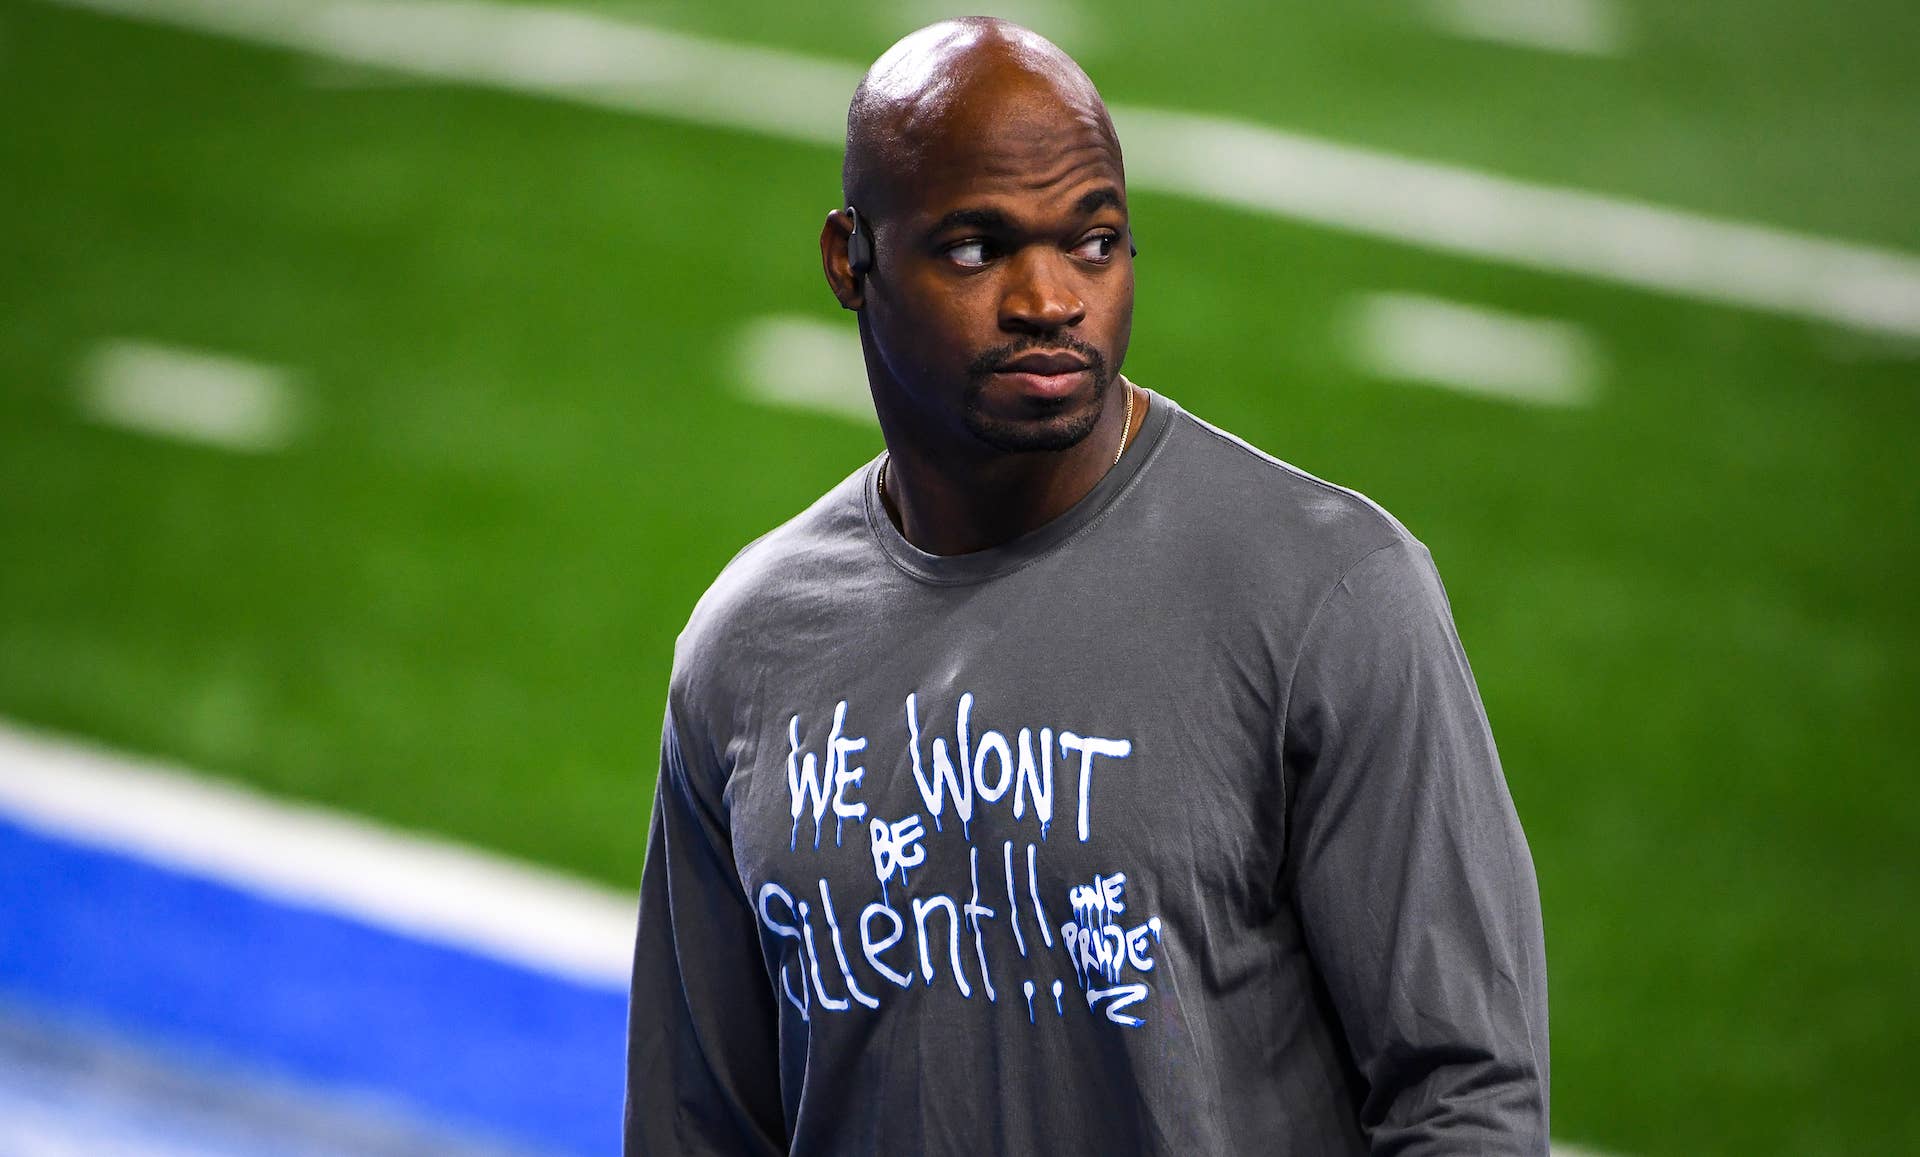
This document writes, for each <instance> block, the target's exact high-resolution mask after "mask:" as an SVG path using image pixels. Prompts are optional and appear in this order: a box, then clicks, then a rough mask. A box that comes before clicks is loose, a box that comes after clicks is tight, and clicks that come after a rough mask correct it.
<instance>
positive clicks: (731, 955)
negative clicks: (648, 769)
mask: <svg viewBox="0 0 1920 1157" xmlns="http://www.w3.org/2000/svg"><path fill="white" fill-rule="evenodd" d="M682 740H683V735H682V732H681V730H680V729H679V728H678V727H677V726H676V724H675V720H674V713H673V712H672V710H671V709H670V710H669V711H668V714H667V721H666V724H665V726H664V729H663V735H662V739H661V744H660V778H659V783H658V786H657V787H656V789H655V793H654V803H653V821H652V831H651V834H650V835H649V837H648V839H647V860H646V866H645V868H644V869H643V872H642V875H641V882H640V925H639V932H638V937H637V940H636V943H635V948H634V959H633V988H632V991H631V994H630V996H629V1003H628V1024H627V1090H626V1129H625V1154H626V1157H709V1155H713V1157H719V1155H723V1154H724V1155H725V1157H744V1155H752V1157H759V1155H761V1154H784V1153H786V1152H787V1148H788V1146H787V1140H786V1136H787V1133H786V1124H785V1117H784V1115H783V1112H782V1108H781V1104H782V1102H781V1096H780V1075H779V1027H778V1009H777V1007H776V1005H775V1003H774V1000H773V993H772V989H771V987H770V985H769V984H768V981H767V974H766V969H765V966H764V964H763V961H762V957H761V953H760V941H759V935H758V929H757V927H756V925H755V922H754V918H753V910H752V906H751V905H750V904H749V902H748V900H747V897H746V894H745V892H744V891H743V890H742V888H741V886H740V881H739V877H738V876H737V875H736V874H735V870H734V864H733V856H732V852H731V841H730V839H729V836H728V831H727V825H726V822H725V819H724V815H725V813H724V811H723V810H722V808H721V807H720V805H719V791H718V784H719V782H720V778H719V775H718V774H717V769H715V768H712V767H710V766H707V763H708V762H710V761H708V760H704V759H702V758H701V756H700V752H701V751H703V750H704V745H702V744H699V743H697V742H686V743H683V741H682Z"/></svg>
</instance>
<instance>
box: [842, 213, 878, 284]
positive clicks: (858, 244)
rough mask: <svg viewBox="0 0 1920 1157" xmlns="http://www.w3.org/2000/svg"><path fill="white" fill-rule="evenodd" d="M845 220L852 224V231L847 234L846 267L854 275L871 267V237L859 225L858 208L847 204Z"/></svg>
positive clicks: (858, 274)
mask: <svg viewBox="0 0 1920 1157" xmlns="http://www.w3.org/2000/svg"><path fill="white" fill-rule="evenodd" d="M847 220H848V221H850V222H851V223H852V225H853V231H852V232H851V233H849V234H847V268H849V269H851V270H852V271H853V275H854V276H855V277H859V276H860V275H862V274H864V273H866V272H867V271H868V270H870V269H872V268H873V238H871V237H869V236H868V235H867V231H866V230H865V229H864V228H862V227H861V225H860V210H858V209H856V208H854V207H853V206H852V205H848V206H847Z"/></svg>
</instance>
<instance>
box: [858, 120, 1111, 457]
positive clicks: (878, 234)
mask: <svg viewBox="0 0 1920 1157" xmlns="http://www.w3.org/2000/svg"><path fill="white" fill-rule="evenodd" d="M891 190H892V196H890V197H889V198H888V199H887V203H886V204H884V205H876V206H874V207H873V208H874V210H876V211H877V212H876V219H875V220H873V221H865V220H864V219H863V224H866V225H867V226H868V227H870V228H873V230H874V235H873V236H874V241H875V250H876V260H875V264H874V269H873V272H872V273H870V274H869V275H868V278H867V281H866V285H865V312H864V317H865V319H866V323H867V324H866V326H865V327H864V336H865V337H866V339H867V342H868V355H869V363H870V368H871V369H873V370H875V371H878V372H876V373H875V374H874V377H875V385H876V390H877V391H879V392H880V393H881V394H882V395H883V396H881V397H879V398H877V401H878V402H879V404H880V406H881V408H882V410H883V416H885V412H886V411H892V414H891V416H892V417H893V418H894V419H895V420H896V421H903V422H908V423H912V424H914V425H915V426H917V427H919V428H920V429H921V430H922V431H924V432H925V433H927V434H932V435H935V436H936V437H939V436H942V435H951V434H955V433H959V432H960V431H964V432H965V433H966V434H968V435H971V438H972V439H975V440H977V442H978V443H984V444H985V445H986V446H989V447H992V448H993V449H995V450H999V451H1031V450H1063V449H1066V448H1067V447H1070V446H1072V445H1074V444H1076V443H1078V442H1079V441H1080V440H1081V439H1083V438H1085V437H1086V436H1087V434H1088V433H1089V432H1090V431H1091V430H1092V429H1093V427H1094V423H1095V421H1096V420H1097V419H1098V418H1099V416H1100V412H1101V407H1102V405H1103V404H1104V401H1105V399H1106V397H1107V396H1108V393H1109V390H1108V386H1109V385H1111V383H1112V382H1113V380H1114V377H1115V376H1116V375H1118V374H1119V372H1120V364H1121V361H1122V359H1123V358H1124V357H1125V356H1126V350H1127V341H1128V338H1129V336H1130V334H1131V332H1132V328H1133V261H1132V258H1131V256H1130V254H1129V244H1130V243H1129V233H1128V226H1127V208H1126V186H1125V178H1124V175H1123V173H1122V171H1121V165H1120V159H1119V155H1118V152H1117V150H1116V149H1115V148H1114V145H1113V143H1112V141H1111V139H1110V137H1109V136H1108V134H1107V131H1106V130H1105V128H1104V127H1103V125H1102V124H1101V122H1100V120H1099V119H1098V116H1097V112H1096V110H1093V109H1089V108H1085V107H1078V108H1076V107H1074V105H1073V104H1072V103H1071V102H1069V101H1064V100H1062V98H1061V97H1060V96H1059V95H1058V94H1057V93H1055V92H1054V91H1052V90H1051V89H1049V88H1046V87H1044V86H1039V85H1027V86H1025V87H1024V88H1022V89H1019V90H1016V91H1015V92H1013V93H1010V94H1001V95H1000V97H999V98H998V99H987V100H977V101H976V100H969V101H964V102H961V107H959V108H957V109H955V110H952V111H949V112H948V113H947V114H946V115H945V117H944V118H942V123H941V124H940V125H939V126H938V129H937V130H936V131H934V132H931V133H930V134H929V136H928V138H927V140H926V141H925V142H924V144H923V145H922V146H921V147H919V148H917V149H916V150H915V151H914V154H913V157H912V167H911V169H910V171H908V172H903V173H900V174H898V175H896V176H895V177H894V178H893V180H892V182H891ZM860 208H861V209H862V210H863V212H864V211H865V210H866V208H867V207H865V206H861V207H860ZM874 362H878V363H879V364H878V365H874V364H873V363H874ZM943 440H944V438H943Z"/></svg>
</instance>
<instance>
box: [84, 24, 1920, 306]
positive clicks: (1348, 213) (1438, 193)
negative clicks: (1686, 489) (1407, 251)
mask: <svg viewBox="0 0 1920 1157" xmlns="http://www.w3.org/2000/svg"><path fill="white" fill-rule="evenodd" d="M49 2H51V3H56V4H62V5H66V6H68V7H75V8H85V9H91V10H94V11H99V12H109V13H118V14H120V15H124V16H128V17H132V18H135V19H140V20H146V21H151V22H154V23H160V24H167V25H173V26H176V27H183V28H190V29H196V30H199V31H202V32H207V33H212V34H217V35H222V36H228V37H233V38H236V39H240V40H245V41H250V42H253V43H258V44H267V45H274V46H278V47H282V48H288V49H293V50H297V51H301V52H307V53H311V54H314V55H317V56H322V57H326V58H330V59H334V60H339V61H344V62H348V63H353V64H361V65H369V66H375V67H383V68H391V69H394V70H396V71H400V72H406V73H410V74H415V75H422V76H428V77H433V78H438V79H441V80H447V81H458V82H461V83H467V84H475V85H482V86H489V87H495V88H506V89H513V90H516V91H521V92H527V93H535V94H539V95H543V96H548V97H555V98H559V99H566V100H572V101H577V102H581V103H586V104H591V105H596V106H600V107H605V108H613V109H620V110H624V111H630V112H639V113H645V114H647V115H651V116H659V117H670V118H673V119H677V120H684V121H691V122H695V123H698V124H705V125H714V126H719V127H724V128H730V129H739V130H745V131H750V132H758V133H764V134H767V135H769V136H773V137H777V138H780V139H783V140H792V141H800V142H805V143H808V144H816V145H822V146H837V145H839V144H840V143H841V140H842V138H843V136H844V117H845V109H846V102H847V98H848V97H849V96H850V95H851V93H852V91H853V86H854V84H855V83H856V82H857V81H858V79H859V76H860V66H858V65H855V64H852V63H849V62H846V61H839V60H827V59H822V58H819V57H813V56H805V55H802V54H799V53H792V52H784V51H781V50H778V49H773V48H763V47H755V46H749V45H741V44H732V43H728V42H725V41H720V40H714V39H710V38H706V37H699V36H692V35H688V34H686V33H680V32H670V31H666V30H663V29H658V28H651V27H647V26H644V25H639V24H633V23H627V22H622V21H618V20H614V19H610V18H607V17H602V16H597V15H592V14H589V13H585V12H576V11H570V10H568V9H564V8H552V7H534V6H525V5H513V4H501V3H490V2H483V0H390V2H379V0H305V2H303V0H49ZM1114 117H1115V120H1116V121H1117V122H1118V123H1119V126H1120V133H1121V138H1122V140H1123V141H1124V142H1125V143H1126V147H1127V169H1128V177H1129V180H1130V182H1131V183H1132V185H1133V186H1134V188H1136V189H1149V190H1153V191H1155V192H1161V193H1168V194H1172V195H1176V196H1180V197H1187V198H1191V199H1195V200H1199V201H1205V202H1210V203H1214V204H1220V205H1228V206H1233V207H1235V208H1240V209H1245V210H1249V211H1252V212H1257V213H1263V214H1268V215H1271V216H1275V217H1282V218H1288V219H1292V220H1299V221H1307V222H1311V223H1314V224H1317V225H1322V226H1326V227H1330V228H1335V229H1342V230H1347V231H1350V232H1354V233H1359V234H1364V235H1366V236H1370V237H1379V238H1386V239H1389V240H1392V241H1398V242H1404V243H1406V244H1410V245H1417V246H1422V247H1425V248H1430V249H1438V250H1443V251H1446V252H1450V253H1457V254H1461V255H1464V256H1468V257H1473V258H1478V259H1480V260H1485V261H1493V262H1501V263H1506V264H1511V265H1518V266H1522V267H1525V268H1530V269H1539V270H1546V271H1549V272H1554V273H1562V274H1569V275H1573V276H1578V277H1586V278H1592V279H1594V280H1597V281H1605V282H1613V283H1616V284H1621V285H1629V286H1634V287H1636V288H1640V289H1648V290H1654V291H1657V292H1662V293H1668V294H1672V295H1675V296H1678V297H1685V298H1692V299H1695V300H1701V301H1709V302H1715V303H1720V304H1726V305H1734V306H1741V307H1745V308H1749V309H1757V310H1762V311H1766V312H1769V313H1778V314H1784V315H1787V316H1792V317H1802V318H1808V319H1812V320H1816V321H1822V322H1830V323H1834V324H1838V325H1842V326H1847V327H1850V328H1855V329H1862V330H1869V331H1875V332H1882V333H1888V334H1894V335H1900V336H1904V337H1914V336H1920V257H1916V256H1914V255H1913V254H1909V253H1904V252H1899V251H1896V250H1889V249H1879V248H1874V247H1871V246H1867V245H1860V244H1853V243H1849V242H1844V241H1833V240H1828V239H1825V238H1821V237H1816V236H1811V235H1807V234H1801V233H1794V232H1790V231H1788V230H1784V229H1776V228H1771V227H1768V226H1762V225H1751V224H1745V223H1742V222H1737V221H1729V220H1722V219H1718V218H1714V217H1710V216H1706V215H1704V214H1699V213H1691V212H1687V211H1684V210H1678V209H1668V208H1662V207H1660V206H1657V205H1653V204H1649V203H1646V202H1641V201H1634V200H1628V199H1623V198H1615V197H1606V196H1601V195H1599V194H1594V193H1584V192H1579V191H1577V190H1572V189H1564V188H1556V187H1552V186H1547V185H1539V184H1530V183H1526V182H1522V181H1515V180H1510V179H1508V178H1505V177H1500V176H1496V175H1493V174H1491V173H1485V172H1480V171H1478V170H1475V169H1471V168H1466V167H1464V166H1459V165H1446V164H1436V163H1432V162H1427V161H1419V160H1414V159H1411V158H1407V157H1400V156H1395V155H1393V154H1391V153H1385V152H1380V151H1377V150H1373V149H1364V148H1359V147H1357V146H1352V145H1342V144H1337V143H1335V142H1332V141H1327V140H1322V139H1318V138H1315V137H1310V136H1305V135H1302V134H1299V133H1289V132H1283V131H1281V130H1278V129H1272V128H1267V127H1264V126H1261V125H1256V124H1250V123H1248V122H1246V121H1238V120H1232V119H1229V118H1225V117H1211V116H1202V115H1195V114H1190V113H1181V112H1170V111H1165V110H1155V109H1129V108H1124V107H1116V108H1115V109H1114Z"/></svg>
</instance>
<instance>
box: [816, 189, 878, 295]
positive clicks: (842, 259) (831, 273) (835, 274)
mask: <svg viewBox="0 0 1920 1157" xmlns="http://www.w3.org/2000/svg"><path fill="white" fill-rule="evenodd" d="M863 224H864V222H863ZM853 228H854V225H853V218H852V217H850V216H848V214H847V211H846V210H845V209H835V210H834V211H833V212H831V213H828V214H827V221H826V224H824V225H822V226H820V268H821V269H822V270H823V271H824V272H825V273H826V275H827V288H828V289H830V290H832V291H833V296H834V299H835V300H836V301H838V302H839V303H840V308H842V309H852V310H858V309H859V308H860V307H861V306H863V305H865V304H866V303H867V296H866V287H865V286H864V285H863V284H862V281H861V277H860V275H859V274H857V273H855V272H854V271H853V261H852V259H851V257H850V256H849V255H848V252H847V241H848V238H850V237H852V236H853Z"/></svg>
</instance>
